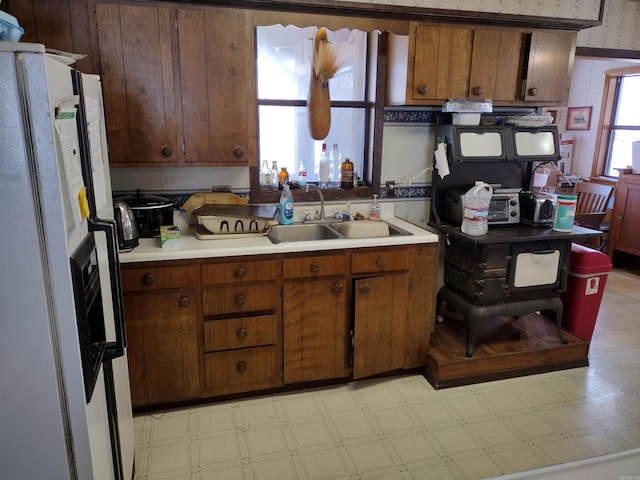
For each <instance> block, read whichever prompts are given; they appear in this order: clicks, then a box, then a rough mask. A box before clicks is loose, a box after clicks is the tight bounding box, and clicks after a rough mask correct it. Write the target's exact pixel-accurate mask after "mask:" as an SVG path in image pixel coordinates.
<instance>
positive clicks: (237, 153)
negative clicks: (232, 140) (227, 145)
mask: <svg viewBox="0 0 640 480" xmlns="http://www.w3.org/2000/svg"><path fill="white" fill-rule="evenodd" d="M233 156H234V157H236V158H242V157H243V156H244V147H243V146H242V145H236V146H235V147H233Z"/></svg>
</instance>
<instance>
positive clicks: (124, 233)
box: [113, 200, 138, 250]
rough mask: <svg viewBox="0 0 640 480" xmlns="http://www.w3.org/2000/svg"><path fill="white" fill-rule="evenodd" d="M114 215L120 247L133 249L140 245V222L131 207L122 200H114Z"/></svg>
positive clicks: (121, 248)
mask: <svg viewBox="0 0 640 480" xmlns="http://www.w3.org/2000/svg"><path fill="white" fill-rule="evenodd" d="M113 216H114V219H115V221H116V230H117V232H118V248H119V249H120V250H131V249H133V248H135V247H137V246H138V223H137V221H136V218H135V216H134V215H133V212H132V211H131V208H129V205H127V203H126V202H124V201H122V200H114V202H113Z"/></svg>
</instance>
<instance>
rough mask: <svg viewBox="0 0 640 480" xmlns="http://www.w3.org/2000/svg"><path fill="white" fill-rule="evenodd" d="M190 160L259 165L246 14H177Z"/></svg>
mask: <svg viewBox="0 0 640 480" xmlns="http://www.w3.org/2000/svg"><path fill="white" fill-rule="evenodd" d="M178 24H179V34H178V36H179V44H180V71H181V89H182V109H183V122H184V137H185V155H186V161H187V162H189V163H194V164H209V165H220V166H255V165H256V161H257V160H256V103H255V98H256V87H255V81H256V80H255V78H256V77H255V76H256V72H255V66H254V64H255V62H254V33H253V27H252V22H251V21H250V18H249V16H248V13H246V11H243V10H234V9H226V8H225V9H211V8H199V9H180V10H178Z"/></svg>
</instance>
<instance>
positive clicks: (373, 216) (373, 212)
mask: <svg viewBox="0 0 640 480" xmlns="http://www.w3.org/2000/svg"><path fill="white" fill-rule="evenodd" d="M369 220H380V205H378V195H376V194H375V193H374V194H373V203H372V204H371V206H370V207H369Z"/></svg>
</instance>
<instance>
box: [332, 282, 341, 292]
mask: <svg viewBox="0 0 640 480" xmlns="http://www.w3.org/2000/svg"><path fill="white" fill-rule="evenodd" d="M343 288H344V285H343V284H342V283H335V284H334V285H333V287H332V288H331V290H332V291H333V293H340V292H342V289H343Z"/></svg>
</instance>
